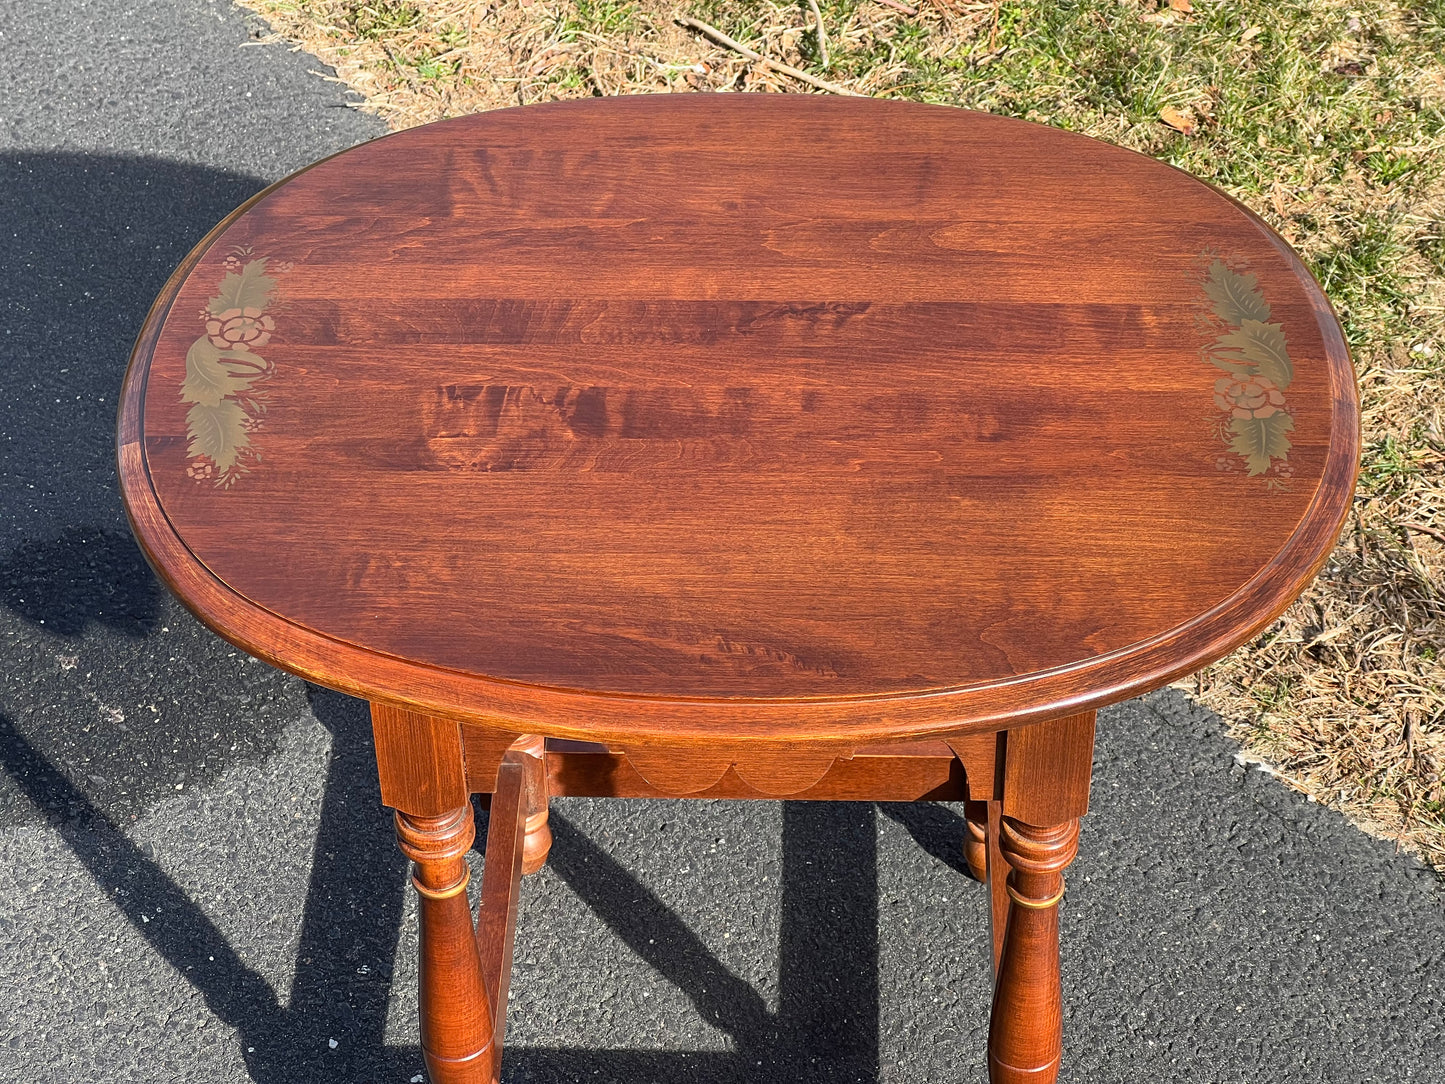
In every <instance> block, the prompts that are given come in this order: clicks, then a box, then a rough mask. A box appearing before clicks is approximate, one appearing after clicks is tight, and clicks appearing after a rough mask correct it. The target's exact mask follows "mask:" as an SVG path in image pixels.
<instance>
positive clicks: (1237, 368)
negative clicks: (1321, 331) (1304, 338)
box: [1203, 257, 1294, 489]
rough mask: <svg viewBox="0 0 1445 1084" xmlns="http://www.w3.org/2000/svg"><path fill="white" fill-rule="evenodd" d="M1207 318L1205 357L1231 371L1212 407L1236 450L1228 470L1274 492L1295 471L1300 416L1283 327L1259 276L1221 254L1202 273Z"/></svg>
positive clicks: (1220, 431) (1225, 461)
mask: <svg viewBox="0 0 1445 1084" xmlns="http://www.w3.org/2000/svg"><path fill="white" fill-rule="evenodd" d="M1204 297H1205V301H1204V305H1205V308H1206V309H1207V312H1208V315H1207V317H1206V322H1207V324H1208V326H1209V330H1210V332H1211V333H1212V334H1213V336H1214V340H1213V342H1211V343H1209V344H1207V345H1206V346H1205V347H1204V350H1203V357H1204V360H1205V361H1207V362H1209V363H1210V364H1211V365H1213V366H1214V367H1215V368H1218V369H1222V370H1224V372H1225V373H1226V374H1227V375H1225V376H1222V377H1220V378H1219V379H1218V380H1216V381H1215V382H1214V405H1215V406H1216V407H1218V408H1219V410H1220V412H1221V413H1220V414H1218V415H1215V417H1214V420H1213V422H1212V423H1211V424H1212V425H1213V428H1214V432H1215V435H1216V436H1218V437H1219V439H1220V440H1221V441H1222V442H1223V443H1224V445H1225V446H1226V447H1227V448H1228V449H1229V451H1230V452H1231V453H1233V454H1232V455H1222V456H1220V457H1219V458H1218V459H1217V460H1216V464H1215V465H1216V466H1217V467H1218V468H1219V469H1220V470H1222V471H1229V470H1237V469H1238V468H1239V467H1240V466H1241V465H1242V466H1243V467H1244V469H1245V470H1246V471H1247V472H1248V474H1249V476H1250V477H1254V476H1257V475H1263V476H1264V478H1265V484H1266V485H1267V486H1269V487H1270V488H1271V489H1275V488H1282V487H1284V486H1286V485H1287V484H1288V483H1289V480H1290V478H1291V476H1292V475H1293V473H1294V471H1293V468H1292V467H1290V465H1289V464H1288V462H1286V460H1287V458H1288V456H1289V449H1290V440H1289V434H1290V433H1292V432H1293V431H1294V415H1293V414H1292V413H1291V411H1290V409H1289V405H1288V404H1287V403H1286V401H1285V395H1284V393H1285V389H1287V388H1288V387H1289V385H1290V382H1291V381H1292V380H1293V379H1294V365H1293V364H1292V363H1291V361H1290V357H1289V350H1288V347H1287V345H1286V343H1285V336H1284V327H1283V325H1281V324H1277V323H1271V322H1270V319H1269V317H1270V307H1269V304H1268V303H1267V302H1266V301H1265V299H1264V293H1263V292H1262V291H1261V290H1260V288H1259V279H1258V278H1257V276H1255V275H1252V274H1244V273H1241V272H1239V271H1236V270H1234V269H1233V268H1231V267H1230V266H1229V265H1228V264H1226V263H1225V262H1224V260H1222V259H1220V258H1218V257H1215V258H1213V259H1212V260H1211V261H1210V263H1209V269H1208V271H1207V272H1206V274H1205V278H1204Z"/></svg>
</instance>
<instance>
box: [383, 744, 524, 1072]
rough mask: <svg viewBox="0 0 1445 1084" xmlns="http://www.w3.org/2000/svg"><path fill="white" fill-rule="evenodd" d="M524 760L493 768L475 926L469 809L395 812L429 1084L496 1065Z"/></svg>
mask: <svg viewBox="0 0 1445 1084" xmlns="http://www.w3.org/2000/svg"><path fill="white" fill-rule="evenodd" d="M530 759H534V758H531V757H529V755H528V754H527V753H526V752H525V751H524V750H523V749H518V750H515V751H513V752H510V753H508V754H507V756H506V757H505V758H504V759H503V761H502V763H501V765H500V766H499V767H498V771H497V774H496V786H497V790H496V792H495V794H494V795H493V797H492V803H491V815H490V819H489V822H488V823H489V827H488V831H487V853H486V865H485V866H484V867H483V874H482V890H481V897H482V906H481V910H480V913H479V914H478V916H477V920H476V922H475V923H474V922H473V919H472V911H471V905H470V903H469V902H468V899H467V892H466V885H467V880H468V878H467V862H466V853H467V851H468V850H469V849H470V848H471V845H472V840H473V838H474V837H475V834H476V825H475V823H474V821H473V819H472V809H471V806H470V805H469V804H468V805H465V806H462V807H460V808H458V809H454V810H451V811H449V812H448V813H446V814H444V815H442V816H439V817H418V816H411V815H408V814H405V813H401V812H398V813H397V814H396V835H397V842H398V843H399V844H400V846H401V849H402V851H403V852H404V853H405V854H406V856H407V857H408V858H410V859H411V860H412V861H413V862H415V863H416V881H417V895H418V908H419V911H420V932H421V945H420V949H421V972H420V994H421V998H420V1001H421V1046H422V1057H423V1059H424V1060H425V1062H426V1067H427V1073H428V1074H429V1076H430V1078H431V1081H432V1084H493V1081H494V1080H496V1077H497V1071H498V1067H499V1066H500V1064H501V1056H502V1042H503V1038H504V1035H505V1030H506V1019H507V989H508V985H509V983H510V980H511V973H512V939H513V934H514V931H515V929H516V924H517V897H518V894H519V892H518V889H519V887H520V884H521V879H522V871H523V847H524V842H525V839H526V836H527V828H526V825H527V793H526V792H527V776H528V774H529V771H530V770H531V769H530V766H529V764H528V761H529V760H530ZM544 857H545V856H544Z"/></svg>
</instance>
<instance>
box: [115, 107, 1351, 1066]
mask: <svg viewBox="0 0 1445 1084" xmlns="http://www.w3.org/2000/svg"><path fill="white" fill-rule="evenodd" d="M800 132H806V133H807V138H805V139H800V138H799V135H798V133H800ZM1221 374H1224V375H1221ZM1249 434H1254V435H1255V436H1258V437H1259V440H1257V441H1255V442H1254V443H1251V439H1252V438H1250V439H1246V438H1247V437H1248V436H1249ZM1286 437H1287V439H1286ZM117 441H118V457H119V467H120V477H121V483H122V492H123V496H124V499H125V505H126V510H127V514H128V515H129V516H130V520H131V523H132V526H133V528H134V530H135V532H136V535H137V538H138V539H139V540H140V543H141V545H142V548H143V549H144V550H145V553H146V555H147V557H148V558H149V559H150V561H151V562H152V564H153V565H154V566H155V568H156V569H157V571H158V573H159V575H160V576H161V577H162V578H163V579H164V580H165V582H166V583H167V584H168V585H169V586H170V587H171V588H172V589H173V590H174V591H175V592H176V593H177V594H178V595H179V596H180V598H181V599H182V600H183V601H184V602H185V603H186V605H188V606H189V607H190V608H191V609H192V610H193V611H194V612H195V613H196V614H197V615H198V616H199V617H200V618H201V619H202V620H203V621H205V622H206V623H207V624H209V625H210V626H211V627H212V628H213V629H215V630H216V631H217V632H218V633H220V634H221V635H222V636H224V637H226V638H227V639H229V640H231V641H232V642H233V643H236V644H238V645H239V646H241V647H243V648H245V649H246V650H247V651H250V652H252V653H253V654H255V655H258V656H260V657H261V658H264V659H268V660H270V661H271V662H274V663H275V664H276V665H278V666H282V667H284V668H286V669H288V670H291V671H293V672H295V673H298V674H300V675H302V676H304V677H306V678H309V679H311V680H315V681H319V682H321V683H323V684H326V685H329V686H332V687H334V688H338V689H341V690H343V691H346V692H351V693H355V694H358V695H362V696H366V697H368V698H369V699H370V700H371V701H372V703H373V721H374V728H375V733H376V747H377V757H378V762H379V764H378V767H379V771H380V779H381V786H382V796H383V800H384V801H385V802H386V803H387V804H388V805H391V806H393V807H394V808H395V809H396V810H397V832H398V839H399V840H400V843H401V846H402V848H403V850H405V851H406V853H407V854H408V855H409V856H411V857H412V858H413V860H414V861H415V862H416V863H417V874H416V877H417V884H418V887H419V890H420V892H421V897H422V899H421V925H422V977H421V984H422V999H421V1000H422V1043H423V1049H424V1053H425V1056H426V1060H427V1065H428V1071H429V1072H430V1073H431V1074H432V1079H433V1082H434V1084H442V1082H446V1084H452V1082H456V1084H461V1082H466V1084H491V1082H492V1081H493V1079H494V1076H495V1073H496V1069H497V1065H498V1064H499V1057H500V1051H501V1046H502V1038H503V1034H502V1032H503V1027H504V1024H505V1012H506V1000H507V983H508V976H509V972H510V960H511V945H512V932H513V929H514V925H515V916H516V905H517V895H518V885H519V882H520V878H521V876H522V874H523V872H524V871H532V870H535V869H537V868H539V867H540V866H541V865H542V863H543V862H545V860H546V855H547V850H548V848H549V847H550V843H551V833H550V829H549V827H548V821H547V808H548V801H549V799H550V798H551V797H552V796H564V795H593V796H613V797H621V796H636V797H655V796H665V795H671V796H683V795H686V796H696V797H730V798H779V797H801V798H831V799H865V800H914V799H954V800H968V801H970V802H972V803H975V804H974V805H973V806H972V807H971V811H970V822H971V823H972V824H973V825H974V827H973V828H971V829H970V832H971V833H972V834H971V835H970V837H969V840H968V843H967V851H966V854H967V858H968V863H969V866H970V868H971V869H972V870H973V871H974V874H975V876H982V877H983V878H984V879H985V880H986V881H987V883H988V891H989V914H990V921H991V924H992V928H993V957H994V966H995V972H996V982H995V990H994V1006H993V1015H992V1021H991V1026H990V1037H989V1071H990V1075H991V1079H992V1080H993V1081H994V1084H1021V1082H1023V1081H1031V1082H1044V1084H1047V1082H1049V1081H1052V1080H1053V1079H1054V1078H1055V1076H1056V1075H1057V1072H1058V1066H1059V1060H1060V1020H1061V1005H1060V992H1059V990H1060V987H1059V964H1058V945H1057V942H1058V916H1057V898H1058V894H1059V891H1060V886H1061V884H1062V871H1063V869H1064V867H1065V866H1067V864H1068V862H1069V861H1070V859H1071V858H1072V857H1073V854H1074V851H1075V849H1076V847H1077V835H1078V818H1079V817H1080V816H1082V815H1083V813H1084V812H1085V811H1086V809H1087V806H1088V793H1089V775H1090V763H1091V756H1092V747H1093V737H1094V724H1095V720H1094V711H1095V709H1096V708H1097V707H1099V706H1101V705H1104V704H1108V703H1112V702H1115V701H1118V700H1121V699H1124V698H1126V697H1128V696H1130V695H1133V694H1135V693H1137V692H1140V691H1144V690H1147V689H1150V688H1155V687H1157V686H1159V685H1162V684H1164V683H1165V682H1167V681H1169V680H1172V679H1173V678H1175V677H1178V676H1180V675H1182V674H1184V673H1187V672H1189V671H1191V670H1193V669H1195V668H1197V667H1198V666H1200V665H1202V664H1204V663H1207V662H1209V661H1211V660H1212V659H1215V658H1217V657H1219V656H1221V655H1223V654H1224V653H1226V652H1227V651H1229V650H1231V649H1232V648H1234V647H1235V646H1237V645H1238V644H1240V643H1241V642H1243V641H1245V640H1246V639H1248V638H1249V637H1250V636H1252V635H1253V634H1254V633H1255V632H1256V631H1257V630H1258V629H1260V628H1261V627H1263V626H1264V625H1265V624H1266V623H1268V622H1269V621H1270V620H1272V619H1273V618H1274V616H1275V615H1277V614H1278V613H1279V612H1280V611H1281V610H1282V609H1283V608H1284V607H1285V606H1286V605H1287V604H1288V603H1289V601H1290V600H1291V599H1293V598H1294V597H1295V595H1296V594H1297V593H1298V592H1299V591H1300V590H1301V588H1302V587H1303V586H1304V585H1305V584H1306V583H1307V582H1308V580H1309V579H1310V578H1311V577H1312V576H1313V575H1314V573H1315V572H1316V571H1317V570H1318V569H1319V567H1320V566H1321V564H1322V563H1323V561H1324V559H1325V557H1326V555H1327V553H1328V551H1329V549H1330V547H1331V545H1332V544H1333V541H1334V538H1335V535H1336V533H1337V531H1338V529H1339V526H1340V524H1341V522H1342V520H1343V517H1344V515H1345V513H1346V511H1347V509H1348V506H1349V501H1350V495H1351V492H1352V489H1353V484H1354V478H1355V471H1356V463H1357V458H1358V451H1359V435H1358V407H1357V399H1356V393H1355V384H1354V376H1353V370H1352V367H1351V363H1350V359H1349V356H1348V353H1347V351H1346V349H1345V344H1344V340H1343V336H1342V335H1341V332H1340V328H1339V324H1338V322H1337V321H1336V319H1335V317H1334V315H1333V313H1332V312H1331V311H1330V308H1329V305H1328V303H1327V302H1326V301H1325V298H1324V295H1323V294H1322V293H1321V291H1320V289H1319V287H1318V286H1317V285H1316V284H1315V282H1314V281H1313V280H1312V279H1311V278H1310V276H1309V274H1308V272H1307V271H1306V270H1305V268H1304V266H1303V264H1302V263H1301V262H1300V261H1299V259H1298V258H1297V257H1296V256H1295V255H1294V254H1293V253H1292V252H1291V251H1290V250H1289V248H1288V246H1286V245H1285V244H1284V242H1283V241H1281V240H1280V239H1279V238H1278V237H1277V236H1276V235H1275V234H1274V233H1272V232H1271V231H1270V230H1269V229H1268V227H1266V226H1265V225H1264V224H1263V223H1262V222H1260V220H1259V219H1258V218H1256V217H1255V216H1253V215H1252V214H1250V213H1249V212H1248V211H1247V210H1245V209H1244V208H1242V207H1240V206H1239V205H1238V204H1236V203H1234V202H1233V201H1231V200H1230V199H1228V198H1226V197H1225V196H1223V195H1222V194H1220V193H1219V192H1217V191H1215V190H1213V189H1211V188H1209V187H1208V186H1207V185H1204V184H1202V183H1201V182H1199V181H1197V180H1195V179H1193V178H1190V177H1188V176H1186V175H1184V174H1182V173H1180V172H1177V171H1174V170H1171V169H1170V168H1168V167H1166V166H1164V165H1161V164H1160V163H1158V162H1155V161H1152V160H1150V159H1147V158H1143V157H1141V156H1138V155H1135V154H1132V153H1130V152H1126V151H1123V150H1120V149H1118V148H1113V147H1109V146H1106V145H1104V144H1102V143H1098V142H1095V141H1092V140H1088V139H1085V138H1083V137H1080V136H1077V135H1073V134H1069V133H1065V132H1059V131H1055V130H1051V129H1047V128H1043V127H1039V126H1036V125H1030V124H1026V123H1023V122H1020V121H1014V120H1006V119H1003V118H999V117H992V116H987V115H981V114H974V113H967V112H964V111H960V110H955V109H949V108H943V107H935V106H921V105H915V104H907V103H899V102H882V101H875V100H864V99H858V100H841V99H825V98H803V97H798V96H790V95H757V96H754V95H706V96H702V95H700V96H662V97H654V98H631V99H610V100H605V101H603V100H599V101H590V102H567V103H553V104H549V105H545V106H537V107H528V108H526V109H521V110H504V111H500V112H497V113H490V114H484V115H479V116H474V117H466V118H460V119H457V120H454V121H448V122H445V123H442V124H437V125H429V126H425V127H422V128H418V129H413V130H410V131H407V132H403V133H399V134H396V135H393V136H390V137H387V138H386V139H382V140H377V141H375V142H373V143H369V144H366V145H364V146H361V147H358V148H354V149H353V150H351V151H347V152H345V153H343V154H342V155H339V156H337V157H335V158H332V159H328V160H326V161H324V162H321V163H318V164H317V165H315V166H313V167H311V168H309V169H307V170H304V171H302V172H301V173H299V174H297V175H295V176H293V177H291V178H288V179H287V180H286V181H283V182H281V183H280V184H278V185H275V186H273V187H272V188H270V189H268V190H267V191H266V192H264V193H262V194H260V195H259V196H257V197H256V198H254V199H253V200H251V201H249V202H248V203H247V204H246V205H245V206H243V207H242V208H240V209H238V210H237V212H236V213H234V214H233V215H231V216H230V217H228V218H227V219H226V221H224V222H222V223H221V224H220V225H219V226H218V227H217V228H216V229H215V230H213V231H212V232H211V233H210V234H209V235H208V236H207V237H206V238H205V239H204V240H203V241H202V242H201V244H200V245H198V246H197V248H196V249H195V250H194V251H193V252H192V253H191V254H190V256H189V257H187V259H186V261H185V262H184V263H183V264H182V266H181V267H180V268H179V269H178V270H177V272H176V273H175V274H174V275H173V276H172V277H171V279H170V281H169V282H168V283H167V285H166V287H165V289H164V290H163V291H162V293H161V296H160V297H159V298H158V300H157V302H156V304H155V306H154V307H153V308H152V310H151V313H150V315H149V316H148V318H147V320H146V323H145V325H144V327H143V328H142V330H141V334H140V336H139V339H138V341H137V344H136V348H135V351H134V354H133V357H132V360H131V365H130V367H129V369H128V371H127V374H126V379H125V384H124V387H123V389H122V397H121V408H120V419H119V427H118V437H117ZM1246 467H1247V468H1248V469H1247V470H1246ZM470 792H481V793H485V794H488V795H490V796H491V798H490V818H491V819H490V829H489V836H488V845H487V856H486V864H485V873H484V878H483V881H484V883H483V885H482V896H483V903H482V909H481V912H480V915H479V918H478V920H477V922H476V923H475V925H474V923H473V920H472V915H471V912H470V909H469V907H468V904H467V897H466V894H465V892H463V891H460V889H461V887H463V882H462V878H463V876H464V874H465V870H466V868H467V867H466V864H465V857H464V856H465V853H466V848H467V846H468V845H469V844H470V842H471V835H472V832H473V831H474V829H473V828H472V825H471V814H470V807H469V803H468V795H469V793H470ZM979 826H982V831H981V833H980V831H979ZM960 845H963V841H960Z"/></svg>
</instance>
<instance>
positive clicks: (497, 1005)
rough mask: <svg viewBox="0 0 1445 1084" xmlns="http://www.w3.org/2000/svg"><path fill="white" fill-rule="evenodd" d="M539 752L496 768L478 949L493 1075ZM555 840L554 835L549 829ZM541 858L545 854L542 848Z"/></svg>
mask: <svg viewBox="0 0 1445 1084" xmlns="http://www.w3.org/2000/svg"><path fill="white" fill-rule="evenodd" d="M534 759H535V758H534V757H533V756H532V755H531V754H530V753H526V752H523V751H522V750H517V751H514V752H510V753H508V754H507V757H506V759H505V760H503V762H502V765H501V767H500V769H499V770H498V772H497V791H496V793H495V795H493V801H492V807H491V812H490V815H489V818H488V822H487V824H488V826H487V856H486V866H485V867H484V868H483V870H482V906H481V910H480V911H479V913H478V914H477V952H478V955H479V956H480V958H481V961H482V968H483V971H484V972H485V975H486V986H487V997H488V1000H489V1002H490V1004H491V1005H492V1006H493V1017H492V1019H493V1031H492V1041H493V1047H492V1049H493V1069H492V1074H493V1078H495V1077H496V1076H497V1074H498V1073H499V1072H500V1070H501V1064H502V1042H503V1040H504V1039H505V1037H506V1030H507V991H508V989H509V988H510V986H511V982H512V939H513V935H514V934H515V933H516V929H517V899H518V896H519V895H520V894H521V893H520V888H521V882H522V874H523V873H524V872H525V870H526V859H525V857H524V856H525V853H526V852H525V848H526V841H527V838H528V835H529V833H528V831H527V819H528V817H527V808H528V798H527V790H528V781H529V779H530V777H531V775H532V772H533V770H534V769H533V767H532V765H531V764H530V763H529V762H530V761H532V760H534ZM548 839H549V841H550V839H551V835H550V833H549V834H548ZM542 858H543V859H544V860H545V859H546V853H545V852H543V854H542Z"/></svg>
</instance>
